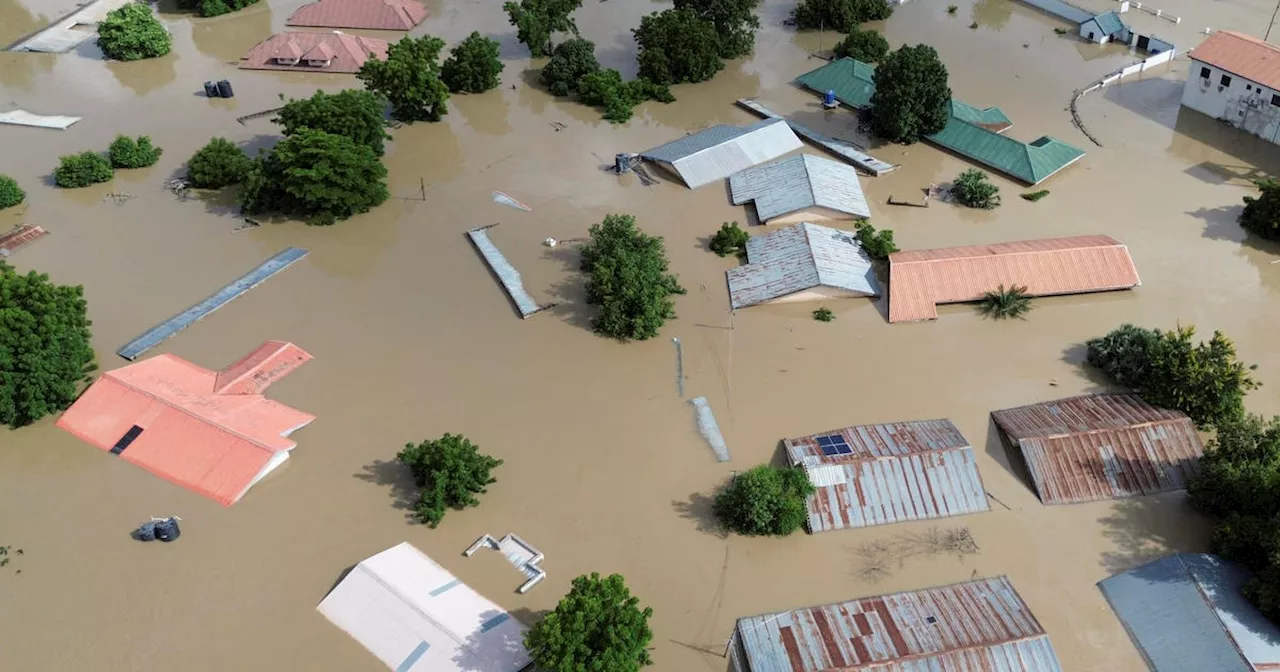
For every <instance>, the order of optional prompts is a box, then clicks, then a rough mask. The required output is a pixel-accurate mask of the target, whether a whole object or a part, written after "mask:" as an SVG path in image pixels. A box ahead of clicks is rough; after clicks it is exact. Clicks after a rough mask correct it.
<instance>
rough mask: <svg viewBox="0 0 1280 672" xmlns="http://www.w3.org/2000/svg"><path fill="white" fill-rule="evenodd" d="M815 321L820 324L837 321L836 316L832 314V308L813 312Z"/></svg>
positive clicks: (822, 308)
mask: <svg viewBox="0 0 1280 672" xmlns="http://www.w3.org/2000/svg"><path fill="white" fill-rule="evenodd" d="M813 319H815V320H817V321H819V322H833V321H835V319H836V314H835V313H833V312H831V309H830V308H827V307H826V306H823V307H821V308H819V309H817V310H815V311H813Z"/></svg>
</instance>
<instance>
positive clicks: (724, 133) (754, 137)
mask: <svg viewBox="0 0 1280 672" xmlns="http://www.w3.org/2000/svg"><path fill="white" fill-rule="evenodd" d="M801 144H802V143H801V142H800V138H797V137H796V134H795V133H793V132H792V131H791V127H790V126H788V125H787V122H786V121H785V120H783V119H765V120H764V121H760V122H757V123H754V124H750V125H748V126H727V125H723V124H722V125H719V126H712V127H711V128H708V129H706V130H704V131H699V132H697V133H692V134H690V135H686V136H685V137H683V138H680V139H678V140H672V141H671V142H668V143H666V144H663V145H659V146H657V147H654V148H653V149H650V150H647V151H644V152H640V156H642V157H644V158H646V159H649V160H651V161H661V162H663V163H667V164H670V165H671V167H672V168H673V169H674V170H675V171H676V173H677V174H678V175H679V176H680V179H682V180H684V183H685V184H686V185H688V187H689V188H690V189H697V188H698V187H701V186H703V185H704V184H709V183H711V182H715V181H717V180H723V179H725V178H726V177H729V176H730V175H733V174H734V173H736V172H738V171H740V170H745V169H747V168H750V167H752V166H755V165H758V164H761V163H764V162H765V161H770V160H773V159H776V158H778V157H779V156H782V155H783V154H786V153H787V152H790V151H793V150H797V149H800V147H801Z"/></svg>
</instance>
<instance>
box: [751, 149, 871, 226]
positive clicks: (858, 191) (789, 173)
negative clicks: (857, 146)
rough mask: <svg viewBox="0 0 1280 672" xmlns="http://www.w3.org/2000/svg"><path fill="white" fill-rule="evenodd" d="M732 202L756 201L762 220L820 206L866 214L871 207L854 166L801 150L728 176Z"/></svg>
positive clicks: (867, 215) (853, 213)
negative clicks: (868, 205)
mask: <svg viewBox="0 0 1280 672" xmlns="http://www.w3.org/2000/svg"><path fill="white" fill-rule="evenodd" d="M729 191H730V193H731V195H732V197H733V204H734V205H742V204H743V203H746V202H747V201H755V204H756V214H757V215H759V217H760V221H761V222H768V221H769V220H772V219H775V218H777V217H782V216H784V215H789V214H791V213H793V212H798V211H800V210H804V209H806V208H813V207H820V208H827V209H830V210H835V211H836V212H842V213H845V214H847V215H852V216H854V217H862V218H867V217H870V216H871V209H870V208H868V207H867V198H866V196H864V195H863V194H862V183H861V182H859V181H858V171H857V169H855V168H854V167H853V166H850V165H848V164H845V163H838V162H836V161H832V160H831V159H824V158H822V157H820V156H814V155H812V154H801V155H800V156H792V157H789V158H785V159H779V160H777V161H773V162H771V163H766V164H763V165H759V166H756V167H754V168H748V169H746V170H744V171H742V172H740V173H737V174H735V175H731V176H730V177H729Z"/></svg>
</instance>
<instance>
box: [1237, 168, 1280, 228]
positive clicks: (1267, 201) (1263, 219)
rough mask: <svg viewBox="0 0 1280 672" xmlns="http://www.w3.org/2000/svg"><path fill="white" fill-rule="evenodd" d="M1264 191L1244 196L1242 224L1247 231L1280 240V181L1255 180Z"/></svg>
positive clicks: (1241, 214) (1241, 215)
mask: <svg viewBox="0 0 1280 672" xmlns="http://www.w3.org/2000/svg"><path fill="white" fill-rule="evenodd" d="M1254 184H1255V185H1257V187H1258V189H1259V191H1261V192H1262V193H1261V194H1260V195H1259V196H1258V197H1257V198H1254V197H1252V196H1245V197H1244V212H1242V213H1240V220H1239V221H1240V226H1242V227H1244V230H1245V231H1248V232H1249V233H1252V234H1254V235H1255V236H1259V237H1261V238H1265V239H1267V240H1280V182H1277V181H1275V180H1273V179H1267V180H1258V181H1256V182H1254Z"/></svg>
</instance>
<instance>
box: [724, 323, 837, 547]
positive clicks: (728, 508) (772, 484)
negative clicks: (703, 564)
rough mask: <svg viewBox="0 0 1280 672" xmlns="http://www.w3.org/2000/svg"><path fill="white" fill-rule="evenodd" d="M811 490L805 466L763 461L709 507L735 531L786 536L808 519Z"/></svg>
mask: <svg viewBox="0 0 1280 672" xmlns="http://www.w3.org/2000/svg"><path fill="white" fill-rule="evenodd" d="M815 317H816V316H815ZM813 492H814V487H813V484H812V483H810V482H809V477H808V476H806V475H805V473H804V469H802V468H800V467H773V466H770V465H767V464H762V465H760V466H757V467H752V468H751V469H748V470H747V471H744V472H742V473H740V474H738V475H737V476H734V477H733V480H732V481H730V482H729V485H728V487H726V488H725V489H724V490H722V491H720V493H719V494H717V495H716V499H715V502H714V503H713V505H712V509H713V510H714V511H715V514H716V517H717V518H719V519H720V522H721V523H723V524H724V526H725V527H727V528H728V529H729V530H731V531H733V532H737V533H738V534H746V535H753V536H754V535H765V534H772V535H777V536H784V537H785V536H786V535H788V534H791V533H792V532H795V531H796V530H798V529H800V527H801V526H803V525H804V522H805V520H807V519H808V513H807V511H806V509H805V499H806V498H807V497H808V496H809V495H811V494H813Z"/></svg>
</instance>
